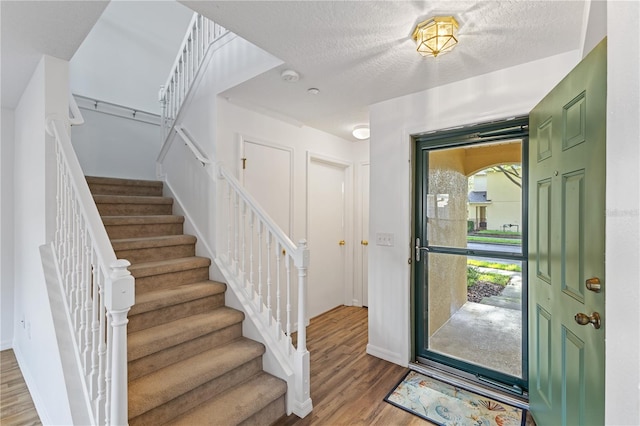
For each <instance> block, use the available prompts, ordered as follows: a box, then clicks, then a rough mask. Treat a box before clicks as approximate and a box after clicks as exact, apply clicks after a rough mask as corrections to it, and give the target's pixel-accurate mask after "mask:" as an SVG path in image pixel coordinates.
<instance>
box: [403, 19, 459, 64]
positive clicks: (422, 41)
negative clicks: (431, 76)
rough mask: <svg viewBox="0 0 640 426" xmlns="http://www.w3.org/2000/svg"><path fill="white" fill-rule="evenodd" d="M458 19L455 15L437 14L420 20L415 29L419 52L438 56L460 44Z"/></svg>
mask: <svg viewBox="0 0 640 426" xmlns="http://www.w3.org/2000/svg"><path fill="white" fill-rule="evenodd" d="M457 34H458V21H456V20H455V18H454V17H453V16H435V17H433V18H430V19H427V20H426V21H422V22H420V23H419V24H418V25H417V26H416V29H415V30H414V31H413V36H412V37H413V39H414V40H415V41H416V44H417V46H418V47H417V50H418V53H419V54H421V55H422V56H429V55H431V56H433V57H436V56H438V55H439V54H440V53H441V52H446V51H447V50H450V49H452V48H453V46H455V45H456V44H458V36H457Z"/></svg>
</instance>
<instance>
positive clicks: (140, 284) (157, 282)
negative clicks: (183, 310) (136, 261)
mask: <svg viewBox="0 0 640 426" xmlns="http://www.w3.org/2000/svg"><path fill="white" fill-rule="evenodd" d="M132 275H133V276H134V277H135V273H132ZM208 279H209V268H208V267H207V268H194V269H187V270H184V271H177V272H170V273H168V274H161V275H151V276H148V277H142V278H136V294H142V293H145V292H147V291H152V290H159V289H161V288H169V287H175V286H179V285H182V284H192V283H196V282H198V281H205V280H208Z"/></svg>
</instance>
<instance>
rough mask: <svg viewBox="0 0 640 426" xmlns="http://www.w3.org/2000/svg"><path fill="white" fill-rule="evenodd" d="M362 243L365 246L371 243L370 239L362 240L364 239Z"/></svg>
mask: <svg viewBox="0 0 640 426" xmlns="http://www.w3.org/2000/svg"><path fill="white" fill-rule="evenodd" d="M360 244H362V245H363V246H368V245H369V241H367V240H362V241H360Z"/></svg>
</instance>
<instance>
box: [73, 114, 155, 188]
mask: <svg viewBox="0 0 640 426" xmlns="http://www.w3.org/2000/svg"><path fill="white" fill-rule="evenodd" d="M81 112H82V116H83V117H84V124H83V125H82V126H73V127H72V128H71V142H72V144H73V148H74V150H75V151H76V155H77V156H78V161H80V165H81V166H82V171H83V172H84V174H85V175H87V176H103V177H117V178H128V179H146V180H154V179H155V178H156V162H155V159H156V156H157V155H158V152H159V151H160V147H161V146H162V140H161V131H160V126H159V125H156V124H151V123H147V122H144V121H139V120H134V119H131V118H124V117H118V116H115V115H110V114H105V113H102V112H99V111H91V110H87V109H82V110H81ZM158 121H159V120H158Z"/></svg>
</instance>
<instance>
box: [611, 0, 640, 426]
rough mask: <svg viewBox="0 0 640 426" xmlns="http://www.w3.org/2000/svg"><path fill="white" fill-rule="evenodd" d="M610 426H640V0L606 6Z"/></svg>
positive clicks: (614, 2) (616, 2) (615, 2)
mask: <svg viewBox="0 0 640 426" xmlns="http://www.w3.org/2000/svg"><path fill="white" fill-rule="evenodd" d="M607 22H608V30H607V31H608V42H607V48H608V57H607V61H608V63H607V86H608V87H607V111H608V116H607V185H606V194H607V195H606V197H607V198H606V203H607V209H606V215H607V219H606V221H607V222H606V223H607V224H606V254H607V260H606V277H605V280H604V281H603V282H604V285H605V286H606V290H605V291H606V322H605V333H606V336H607V342H606V358H605V369H606V372H607V374H606V393H605V423H606V424H609V425H638V424H640V279H639V278H638V277H640V136H639V135H640V83H639V81H638V80H639V79H640V36H639V30H638V22H640V3H638V2H618V1H610V2H608V3H607Z"/></svg>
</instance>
